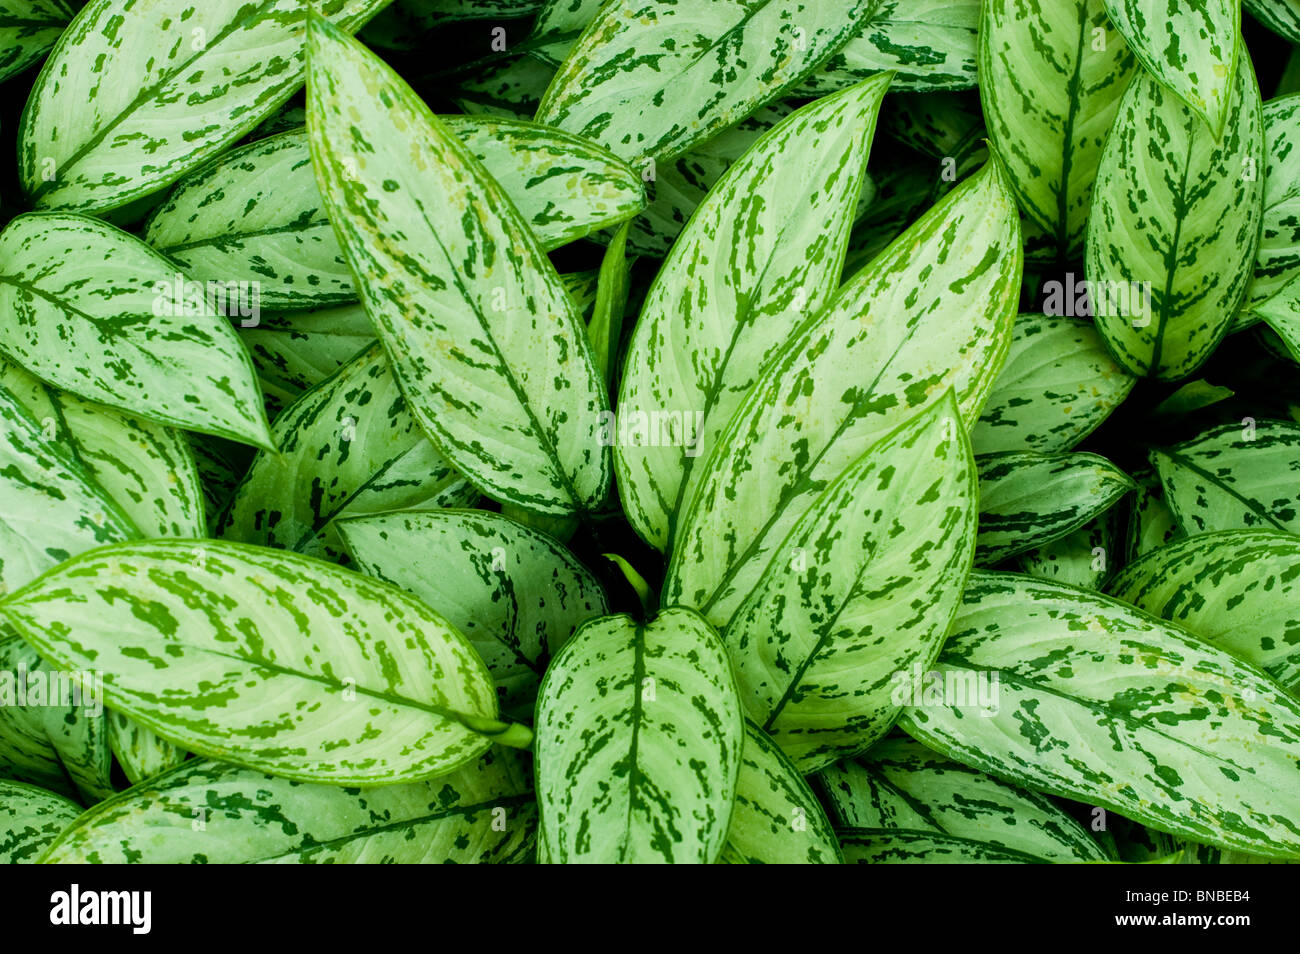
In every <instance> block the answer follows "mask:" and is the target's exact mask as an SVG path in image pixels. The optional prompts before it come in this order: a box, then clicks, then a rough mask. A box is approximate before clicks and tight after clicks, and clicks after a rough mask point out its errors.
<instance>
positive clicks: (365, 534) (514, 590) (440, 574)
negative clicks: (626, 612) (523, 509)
mask: <svg viewBox="0 0 1300 954" xmlns="http://www.w3.org/2000/svg"><path fill="white" fill-rule="evenodd" d="M338 530H339V533H340V534H341V536H342V537H343V541H344V542H345V543H346V544H347V548H348V551H349V552H350V553H351V554H352V556H353V558H355V559H356V561H357V563H358V565H359V566H360V567H361V568H362V569H363V570H364V571H365V572H366V573H368V574H370V575H371V576H375V577H378V578H380V579H382V580H387V581H388V582H389V583H393V584H395V585H397V586H400V587H401V588H402V589H404V590H407V591H408V592H410V593H413V594H414V595H415V596H418V597H419V598H420V599H421V600H423V601H424V602H425V603H426V604H428V605H429V606H430V607H432V608H433V609H435V610H437V612H438V613H440V614H441V615H442V616H443V617H445V618H446V619H447V621H448V622H449V623H451V624H452V625H453V626H455V627H456V628H457V629H458V630H460V631H461V632H462V633H464V634H465V635H466V636H467V637H468V638H469V640H470V642H471V643H473V644H474V648H475V649H476V650H477V651H478V654H479V655H480V656H482V657H483V661H484V662H486V663H487V666H488V669H489V670H490V671H491V673H492V678H493V679H494V680H495V681H496V684H497V696H498V697H499V699H500V701H501V707H502V709H503V710H506V711H513V710H518V709H519V708H520V707H521V706H526V707H527V712H528V714H529V715H531V713H532V707H533V706H532V704H533V700H534V698H536V695H537V686H538V684H539V683H540V682H541V678H542V677H541V674H542V673H543V672H545V670H546V666H547V663H549V662H550V659H551V657H552V656H554V655H555V653H556V652H557V651H558V650H559V648H560V647H561V646H562V645H563V644H564V642H565V640H567V639H568V638H569V637H570V636H571V635H572V634H573V631H574V630H575V629H577V628H578V627H579V626H580V625H582V624H583V623H585V622H586V621H587V620H589V619H592V618H594V617H597V616H603V615H605V614H606V613H608V612H609V606H608V604H607V602H606V599H605V591H604V590H603V589H602V588H601V585H600V583H599V582H598V581H597V580H596V578H595V577H594V576H592V575H591V572H590V571H589V570H588V569H587V568H586V567H584V566H583V565H582V564H580V563H579V562H578V561H577V560H576V559H574V557H573V555H572V554H571V553H569V551H567V550H566V549H564V547H562V546H560V545H559V544H558V543H556V542H555V540H554V539H553V538H552V537H550V536H547V535H546V534H544V533H539V532H538V531H536V530H532V529H529V528H528V527H525V526H522V525H520V524H518V523H515V522H514V521H512V520H507V519H506V518H505V517H502V516H500V515H499V514H494V513H486V512H484V511H481V510H445V511H429V512H424V513H391V514H377V515H375V516H371V517H349V518H347V519H345V520H340V521H339V523H338Z"/></svg>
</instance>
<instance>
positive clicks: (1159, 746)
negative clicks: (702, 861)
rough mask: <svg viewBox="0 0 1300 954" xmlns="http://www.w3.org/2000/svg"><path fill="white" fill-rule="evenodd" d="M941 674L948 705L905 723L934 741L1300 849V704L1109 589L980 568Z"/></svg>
mask: <svg viewBox="0 0 1300 954" xmlns="http://www.w3.org/2000/svg"><path fill="white" fill-rule="evenodd" d="M936 671H938V672H939V673H941V676H940V678H941V679H942V682H943V692H942V693H941V695H942V696H943V699H942V700H941V701H939V702H938V704H928V705H925V704H923V705H915V706H912V707H910V708H908V709H906V710H904V714H903V719H902V723H901V724H902V726H903V728H904V729H905V730H906V731H907V732H908V733H909V734H910V735H912V736H913V737H914V738H916V739H917V740H918V741H920V742H922V743H924V744H925V745H927V746H929V747H930V748H933V749H935V750H936V751H938V752H941V753H943V754H944V755H947V756H949V757H950V758H953V759H956V760H957V761H959V762H962V763H964V764H966V765H969V766H972V767H973V768H977V769H980V770H981V771H984V772H988V773H989V774H992V775H996V776H999V777H1001V778H1004V779H1006V780H1008V781H1011V782H1014V783H1016V784H1018V785H1023V786H1025V787H1028V788H1034V789H1038V790H1039V791H1043V792H1047V793H1049V794H1052V795H1060V796H1063V797H1066V798H1074V799H1079V800H1082V801H1085V802H1087V803H1089V804H1093V805H1100V806H1103V807H1105V808H1108V809H1111V810H1113V811H1116V812H1119V813H1120V814H1122V815H1125V816H1126V817H1129V818H1133V819H1135V820H1137V821H1140V822H1142V823H1143V824H1146V825H1150V826H1151V827H1153V828H1157V829H1160V830H1162V831H1168V832H1172V833H1174V834H1179V835H1183V836H1185V837H1187V838H1191V839H1195V840H1197V841H1204V842H1208V843H1211V844H1215V845H1220V846H1222V847H1227V848H1239V849H1241V850H1243V851H1253V852H1256V853H1258V854H1262V855H1268V856H1270V857H1283V858H1285V857H1290V856H1296V855H1300V834H1297V832H1296V829H1295V826H1294V824H1293V823H1292V822H1291V821H1290V819H1292V818H1295V817H1297V812H1298V811H1300V805H1298V804H1297V801H1300V793H1298V792H1297V789H1296V786H1295V784H1294V783H1295V777H1296V772H1297V768H1298V767H1300V766H1298V763H1300V702H1297V700H1295V699H1294V698H1292V697H1291V696H1290V695H1289V694H1288V693H1287V692H1286V691H1285V690H1284V689H1283V688H1282V687H1281V686H1279V685H1277V684H1276V683H1275V682H1273V681H1272V680H1271V679H1269V678H1268V677H1267V676H1265V675H1264V674H1263V673H1262V672H1260V671H1259V670H1257V669H1255V668H1254V667H1252V666H1249V665H1247V664H1246V663H1244V662H1242V661H1241V660H1239V659H1237V658H1236V657H1234V656H1231V655H1229V654H1228V653H1226V652H1224V651H1223V650H1222V649H1219V648H1218V647H1216V646H1212V645H1210V644H1208V643H1205V642H1203V641H1201V640H1200V639H1197V638H1196V637H1194V636H1192V635H1191V634H1190V633H1187V632H1186V631H1184V630H1182V629H1179V628H1178V627H1176V626H1174V625H1172V624H1170V623H1165V622H1162V621H1160V620H1158V619H1156V618H1154V617H1151V616H1148V615H1146V614H1145V613H1141V612H1139V611H1138V610H1135V609H1133V608H1132V607H1129V606H1126V605H1125V604H1123V603H1119V602H1116V601H1114V600H1110V599H1107V598H1105V597H1103V596H1098V595H1097V594H1094V593H1088V592H1086V591H1084V590H1079V589H1076V588H1074V587H1070V586H1065V585H1062V584H1059V583H1046V582H1043V581H1040V580H1031V579H1029V578H1027V577H1021V576H1016V575H1015V574H982V573H979V574H972V576H971V581H970V583H968V584H967V587H966V593H965V596H964V597H963V605H962V608H961V609H960V610H959V611H958V614H957V618H956V619H955V620H954V621H953V625H952V629H951V631H950V636H949V639H948V642H947V643H946V644H945V646H944V650H943V652H942V653H941V654H940V656H939V661H938V664H937V666H936ZM979 685H983V686H987V687H989V689H990V690H991V692H995V693H996V703H995V705H994V706H992V707H986V708H984V709H983V710H982V714H980V713H977V712H976V711H974V710H972V709H969V708H965V707H964V703H965V702H967V701H968V700H969V698H970V696H971V692H972V691H973V687H975V686H979ZM846 853H847V852H846Z"/></svg>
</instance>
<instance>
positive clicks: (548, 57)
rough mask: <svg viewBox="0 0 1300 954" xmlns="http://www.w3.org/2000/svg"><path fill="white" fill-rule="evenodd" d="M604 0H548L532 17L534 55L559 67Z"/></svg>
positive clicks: (594, 17) (532, 51)
mask: <svg viewBox="0 0 1300 954" xmlns="http://www.w3.org/2000/svg"><path fill="white" fill-rule="evenodd" d="M604 3H605V0H546V2H545V3H544V4H543V6H542V9H541V10H539V11H538V13H537V19H536V20H535V21H533V35H532V41H533V43H534V44H535V45H534V46H533V48H532V50H531V51H530V52H531V53H532V55H533V56H535V57H537V58H538V59H540V60H541V61H542V62H544V63H547V64H548V65H550V66H553V67H557V68H558V67H559V65H560V64H561V63H562V62H564V59H565V57H567V56H568V55H569V51H570V50H571V49H573V44H575V43H577V42H578V37H579V36H581V35H582V31H583V30H585V29H586V28H587V24H589V23H590V22H591V21H592V20H594V19H596V14H597V13H599V12H600V8H601V7H602V6H603V5H604Z"/></svg>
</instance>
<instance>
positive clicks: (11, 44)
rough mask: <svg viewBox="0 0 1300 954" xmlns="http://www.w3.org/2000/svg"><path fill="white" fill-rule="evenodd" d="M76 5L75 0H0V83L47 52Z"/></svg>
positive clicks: (74, 11)
mask: <svg viewBox="0 0 1300 954" xmlns="http://www.w3.org/2000/svg"><path fill="white" fill-rule="evenodd" d="M78 6H80V3H78V2H77V0H0V82H2V81H4V80H7V79H9V77H11V76H17V75H18V74H19V73H21V72H22V71H23V70H25V69H27V67H29V66H31V65H32V64H33V63H35V62H36V61H37V60H39V59H40V58H41V57H43V56H44V55H45V54H46V53H47V52H49V49H50V47H52V46H53V45H54V43H55V41H56V40H58V38H59V36H60V35H61V34H62V33H63V31H64V29H66V28H67V26H68V21H69V20H71V19H72V17H73V14H75V13H76V11H77V7H78Z"/></svg>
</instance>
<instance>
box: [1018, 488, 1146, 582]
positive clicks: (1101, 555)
mask: <svg viewBox="0 0 1300 954" xmlns="http://www.w3.org/2000/svg"><path fill="white" fill-rule="evenodd" d="M1121 509H1122V508H1114V509H1111V510H1107V511H1106V512H1105V513H1104V514H1102V515H1101V516H1100V517H1097V518H1095V519H1093V520H1089V521H1088V522H1087V523H1085V524H1084V525H1083V526H1082V527H1080V528H1079V529H1078V530H1072V531H1071V532H1069V533H1067V534H1066V535H1065V536H1063V537H1058V538H1057V539H1055V540H1052V541H1050V542H1048V543H1044V544H1043V545H1042V546H1038V547H1034V548H1033V549H1032V550H1026V551H1025V552H1024V553H1022V554H1020V556H1019V557H1017V558H1016V567H1015V568H1016V569H1017V570H1019V571H1020V572H1021V573H1024V574H1027V575H1028V576H1036V577H1039V578H1040V579H1044V580H1057V581H1059V582H1061V583H1069V584H1070V585H1072V586H1078V587H1082V588H1083V589H1085V590H1100V589H1101V586H1102V584H1103V583H1105V582H1106V580H1107V579H1108V578H1109V577H1110V576H1111V574H1112V573H1114V572H1115V563H1114V561H1117V560H1119V559H1120V558H1121V556H1122V551H1121V550H1120V548H1119V547H1118V545H1117V539H1118V538H1117V535H1116V532H1115V523H1116V521H1115V519H1114V518H1115V515H1116V513H1117V512H1119V511H1120V510H1121Z"/></svg>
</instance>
